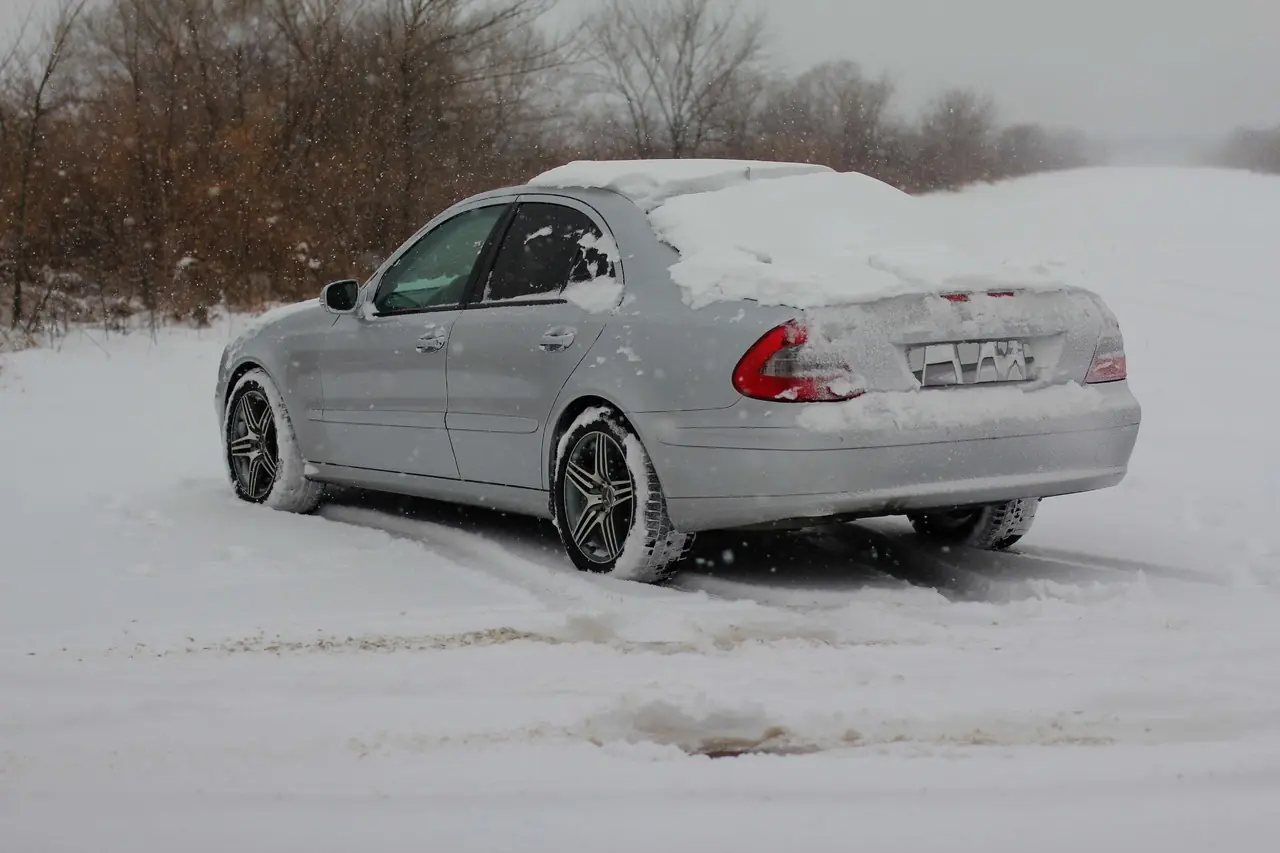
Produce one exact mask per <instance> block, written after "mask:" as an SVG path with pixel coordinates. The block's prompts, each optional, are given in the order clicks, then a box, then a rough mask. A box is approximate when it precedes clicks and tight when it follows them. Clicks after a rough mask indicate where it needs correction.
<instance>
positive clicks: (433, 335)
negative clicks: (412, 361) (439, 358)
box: [414, 327, 446, 352]
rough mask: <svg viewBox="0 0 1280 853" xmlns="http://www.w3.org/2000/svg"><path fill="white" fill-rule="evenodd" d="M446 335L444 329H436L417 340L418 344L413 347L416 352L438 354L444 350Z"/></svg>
mask: <svg viewBox="0 0 1280 853" xmlns="http://www.w3.org/2000/svg"><path fill="white" fill-rule="evenodd" d="M445 339H446V335H445V333H444V329H442V328H439V327H436V328H433V329H432V330H431V331H429V332H427V333H426V334H425V335H423V336H422V337H420V338H418V343H417V344H416V345H415V346H414V349H416V350H417V351H418V352H439V351H440V350H442V349H444V343H445Z"/></svg>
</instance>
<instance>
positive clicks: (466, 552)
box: [0, 169, 1280, 853]
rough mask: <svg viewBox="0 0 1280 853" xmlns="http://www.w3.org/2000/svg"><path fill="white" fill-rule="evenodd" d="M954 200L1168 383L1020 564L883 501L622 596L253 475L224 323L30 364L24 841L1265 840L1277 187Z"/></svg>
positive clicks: (1273, 554) (1138, 383)
mask: <svg viewBox="0 0 1280 853" xmlns="http://www.w3.org/2000/svg"><path fill="white" fill-rule="evenodd" d="M930 203H931V204H934V205H936V206H937V208H938V210H939V211H940V213H941V214H942V215H946V216H948V217H950V218H952V219H953V220H954V223H955V227H956V228H957V229H960V230H962V231H963V232H965V233H966V234H967V235H969V236H971V237H973V238H975V239H979V240H984V241H990V243H991V245H992V246H993V247H999V249H998V250H1001V251H1007V252H1008V254H1010V255H1011V256H1017V257H1018V258H1019V259H1022V258H1025V257H1030V256H1036V257H1048V258H1050V259H1061V260H1063V261H1066V262H1067V263H1070V264H1072V265H1073V266H1075V267H1076V268H1078V269H1081V270H1083V271H1084V272H1085V273H1086V274H1088V275H1090V276H1091V277H1092V278H1093V282H1092V283H1093V286H1095V287H1097V289H1098V290H1100V291H1101V292H1103V293H1104V295H1105V296H1106V297H1107V298H1108V300H1109V302H1110V303H1111V305H1112V307H1113V308H1114V309H1115V311H1116V313H1117V314H1118V315H1119V317H1120V320H1121V322H1122V323H1123V324H1124V328H1125V333H1126V338H1127V341H1128V345H1129V364H1130V376H1131V382H1132V386H1133V388H1134V390H1135V393H1136V394H1137V395H1138V396H1139V398H1140V399H1141V401H1142V403H1143V404H1144V407H1145V411H1144V424H1143V432H1142V435H1141V437H1140V440H1139V444H1138V450H1137V453H1136V455H1135V457H1134V460H1133V467H1132V471H1131V474H1130V477H1129V478H1128V479H1127V480H1126V481H1125V483H1124V484H1123V485H1122V486H1120V487H1119V488H1116V489H1112V490H1109V491H1106V492H1102V493H1096V494H1092V495H1084V496H1077V497H1071V498H1062V499H1057V500H1053V501H1049V502H1047V503H1046V504H1045V505H1044V506H1043V507H1042V509H1041V512H1040V517H1039V519H1038V521H1037V528H1036V530H1035V531H1034V532H1033V534H1032V536H1031V537H1029V538H1028V540H1026V542H1025V543H1024V546H1023V547H1020V548H1019V549H1018V553H1016V554H1008V555H1000V556H995V555H978V554H962V553H950V554H942V553H937V552H931V551H928V550H926V549H924V548H923V547H922V546H920V545H919V544H918V543H916V542H915V541H914V540H912V539H911V538H910V537H909V536H906V535H905V534H904V532H903V527H902V525H901V524H900V523H897V522H893V521H887V522H878V523H868V524H865V525H860V526H859V527H858V528H855V529H850V530H848V531H832V532H827V533H824V534H822V535H810V536H805V537H799V536H774V537H754V538H746V537H742V536H720V537H708V538H706V539H705V540H704V541H703V542H702V544H701V545H700V547H699V549H698V556H699V561H700V568H699V569H698V570H697V571H690V572H686V573H684V574H682V575H681V576H680V577H679V578H678V579H677V581H676V583H675V585H674V586H673V587H672V588H667V589H655V588H648V587H642V586H637V585H630V584H625V583H621V582H618V581H614V580H611V579H608V578H597V577H590V576H584V575H579V574H576V573H574V572H573V571H572V570H571V568H570V566H569V564H568V560H567V559H565V558H564V557H563V556H562V554H561V553H560V552H559V550H558V545H557V543H556V541H555V539H554V533H553V531H552V530H551V529H550V527H549V526H545V525H541V524H538V523H535V522H530V521H524V520H520V519H512V518H502V517H498V516H496V515H489V514H484V513H477V512H463V511H459V510H455V509H451V508H449V507H442V506H439V505H435V504H431V503H428V502H422V501H399V500H394V499H379V500H371V499H368V497H367V496H365V497H360V496H355V497H352V498H350V499H348V501H347V502H346V503H345V504H339V505H333V506H329V507H327V508H326V509H324V510H323V511H322V514H321V515H320V516H319V517H294V516H288V515H283V514H279V513H273V512H270V511H266V510H260V509H256V508H253V507H249V506H246V505H243V504H240V503H238V502H237V501H236V500H235V499H234V498H233V497H232V495H231V492H230V489H229V488H228V487H227V486H226V485H225V484H224V481H223V479H222V475H221V471H220V466H219V461H218V448H217V443H218V442H217V434H216V426H215V422H214V417H213V409H212V400H211V397H210V395H211V388H212V383H213V378H214V377H213V371H214V369H215V366H216V361H217V357H218V354H219V351H220V349H221V347H222V345H223V343H224V342H225V340H226V339H227V337H228V336H229V335H230V334H232V333H233V332H234V329H233V328H230V327H222V328H218V329H215V330H211V331H206V332H203V333H199V334H197V333H195V332H190V331H168V332H164V333H162V334H160V335H159V338H158V340H156V341H154V342H153V341H152V340H150V338H148V337H146V336H144V335H137V336H132V337H128V338H118V337H113V338H112V339H110V340H103V339H102V338H101V336H100V335H95V336H93V337H90V336H89V335H76V336H73V337H72V338H71V339H69V340H68V341H67V342H66V344H65V345H64V346H63V347H62V349H61V351H56V352H55V351H49V350H43V351H32V352H26V353H22V354H19V355H16V356H9V357H6V358H5V359H4V360H3V362H2V363H0V448H3V450H4V453H5V458H4V461H3V462H2V463H0V850H3V851H6V853H7V851H14V853H36V851H46V850H49V851H53V850H57V851H70V850H75V851H95V853H98V851H117V850H118V851H131V853H136V852H137V851H152V850H155V851H162V850H163V851H178V850H180V851H190V852H192V853H194V851H205V850H208V851H228V850H244V851H259V850H262V851H267V850H272V851H274V850H299V851H309V853H319V851H330V850H332V851H344V853H349V851H354V850H361V851H375V850H377V851H381V850H404V851H423V850H439V851H450V853H461V851H469V850H476V851H503V853H508V851H518V850H590V849H605V850H610V851H632V850H636V851H640V850H643V851H653V850H664V851H682V850H697V851H707V850H731V851H735V852H736V853H744V852H745V851H755V850H761V851H776V850H797V851H810V852H811V851H823V850H833V851H834V850H839V851H846V850H874V851H884V850H912V851H924V850H947V851H952V852H953V853H954V851H968V850H973V851H983V853H992V851H1002V850H1017V851H1024V850H1036V851H1054V850H1071V851H1079V850H1085V849H1090V850H1126V851H1132V850H1135V849H1138V850H1146V849H1162V850H1165V851H1169V850H1187V851H1202V850H1204V849H1207V848H1209V847H1210V846H1213V847H1217V848H1219V849H1229V850H1232V851H1244V850H1259V851H1262V850H1272V849H1274V845H1275V840H1274V839H1275V836H1276V832H1277V830H1280V807H1277V805H1276V804H1277V803H1278V802H1280V528H1278V527H1277V524H1276V520H1277V510H1278V509H1280V463H1277V456H1276V439H1275V430H1276V423H1277V420H1278V416H1280V405H1277V403H1276V396H1275V384H1276V383H1275V377H1276V373H1277V369H1280V355H1277V349H1276V345H1275V343H1274V337H1275V334H1276V329H1277V319H1276V317H1277V316H1280V241H1277V240H1276V239H1275V234H1276V226H1277V223H1280V179H1275V178H1264V177H1259V176H1252V175H1246V174H1235V173H1224V172H1215V171H1193V170H1187V171H1170V170H1154V169H1153V170H1096V171H1086V172H1076V173H1067V174H1059V175H1050V176H1042V177H1035V178H1031V179H1027V180H1023V181H1019V182H1015V183H1011V184H1007V185H1002V186H995V187H984V188H979V189H974V190H970V191H967V192H964V193H961V194H958V195H954V196H943V197H938V198H936V199H933V200H931V202H930ZM737 753H745V754H743V755H738V756H737V757H724V756H726V755H732V754H737Z"/></svg>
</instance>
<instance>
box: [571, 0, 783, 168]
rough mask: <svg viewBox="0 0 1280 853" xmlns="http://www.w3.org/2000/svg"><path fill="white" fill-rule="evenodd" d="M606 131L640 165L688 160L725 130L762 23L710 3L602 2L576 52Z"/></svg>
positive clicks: (760, 44) (752, 67)
mask: <svg viewBox="0 0 1280 853" xmlns="http://www.w3.org/2000/svg"><path fill="white" fill-rule="evenodd" d="M578 47H579V51H580V54H579V55H580V57H581V59H582V60H583V61H584V63H585V65H586V68H587V75H588V79H589V81H590V83H591V86H592V88H593V89H594V91H595V92H596V93H597V94H598V95H599V96H601V97H602V98H603V99H604V104H605V106H606V108H607V110H608V112H609V113H610V116H611V119H612V126H613V128H614V129H615V131H616V133H617V134H619V135H620V137H621V139H622V140H624V141H625V142H626V143H627V145H628V147H629V148H630V149H631V152H632V153H633V154H634V155H635V156H639V157H655V156H665V157H693V156H697V155H698V154H699V153H700V152H701V151H702V150H703V149H704V147H706V146H707V145H708V144H709V143H711V142H713V141H715V140H716V137H717V135H718V134H720V133H722V132H723V131H724V130H725V129H726V128H727V127H728V126H729V125H730V124H732V122H733V119H734V115H735V111H737V110H739V109H740V108H741V98H740V97H732V96H734V95H741V94H742V93H743V92H744V91H746V87H745V86H744V85H743V81H744V78H745V77H747V76H749V75H750V74H752V73H753V72H755V71H756V70H757V69H758V68H759V66H760V64H761V61H762V58H763V53H764V47H765V20H764V18H763V16H761V15H754V16H743V15H742V14H741V13H740V12H739V9H738V7H736V6H733V5H729V4H718V3H716V2H714V0H662V2H660V3H658V5H656V6H648V5H643V6H642V5H640V4H636V3H633V2H630V0H608V2H607V3H606V4H605V6H604V8H603V9H601V10H600V11H599V12H597V13H596V14H594V15H593V16H591V17H590V18H589V19H588V20H587V22H586V25H585V26H584V27H583V29H582V38H581V40H580V41H579V44H578Z"/></svg>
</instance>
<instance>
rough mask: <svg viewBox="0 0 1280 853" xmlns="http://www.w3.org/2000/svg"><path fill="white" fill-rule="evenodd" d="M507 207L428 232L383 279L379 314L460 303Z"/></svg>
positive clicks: (469, 214)
mask: <svg viewBox="0 0 1280 853" xmlns="http://www.w3.org/2000/svg"><path fill="white" fill-rule="evenodd" d="M507 207H508V206H507V205H505V204H495V205H491V206H489V207H478V208H475V209H473V210H468V211H465V212H463V213H459V214H458V215H457V216H455V217H453V218H452V219H448V220H445V221H444V222H442V223H440V224H439V225H438V226H436V227H435V228H433V229H431V230H430V231H428V232H427V233H426V234H425V235H423V237H422V239H421V240H419V241H418V242H417V243H415V244H414V245H413V246H412V247H411V248H410V249H409V250H408V251H407V252H405V253H404V254H403V255H401V256H400V258H399V259H398V260H397V261H396V262H395V264H394V265H392V267H391V268H390V269H388V270H387V271H386V273H385V274H384V275H383V276H382V281H381V282H380V283H379V284H378V293H377V296H375V297H374V300H373V307H374V309H375V310H377V311H379V312H396V311H413V310H417V309H420V308H435V307H439V306H447V305H456V304H458V303H460V302H461V301H462V297H463V294H464V292H465V291H466V289H467V280H468V279H469V278H470V277H471V271H472V269H473V268H474V267H475V265H476V261H477V260H478V259H479V258H480V253H481V252H483V251H484V246H485V243H486V242H487V241H488V239H489V234H490V233H491V232H492V231H493V226H494V225H496V224H497V222H498V220H499V219H501V218H502V214H503V213H504V212H506V210H507Z"/></svg>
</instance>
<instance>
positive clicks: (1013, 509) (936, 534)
mask: <svg viewBox="0 0 1280 853" xmlns="http://www.w3.org/2000/svg"><path fill="white" fill-rule="evenodd" d="M1039 507H1040V499H1039V498H1020V499H1018V500H1013V501H1005V502H1003V503H998V504H988V505H986V506H980V507H970V508H967V509H957V510H950V511H939V512H926V513H920V514H916V515H909V516H907V517H908V518H909V519H910V521H911V526H912V527H914V528H915V530H916V533H918V534H919V535H921V536H923V537H924V538H926V539H929V540H931V541H933V542H938V543H940V544H943V545H961V546H965V547H968V548H980V549H982V550H985V551H1003V550H1005V549H1006V548H1010V547H1012V546H1013V545H1014V544H1015V543H1016V542H1017V541H1018V540H1019V539H1021V538H1022V537H1023V536H1025V535H1026V534H1027V532H1028V531H1029V530H1030V529H1031V523H1032V522H1033V521H1034V520H1035V517H1036V510H1037V509H1038V508H1039Z"/></svg>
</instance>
